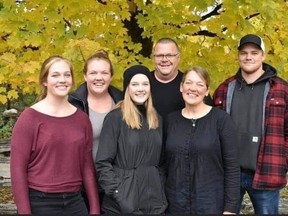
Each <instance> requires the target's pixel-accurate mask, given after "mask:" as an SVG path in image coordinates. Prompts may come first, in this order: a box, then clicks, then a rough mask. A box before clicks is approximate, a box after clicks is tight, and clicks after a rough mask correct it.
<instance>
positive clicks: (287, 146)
mask: <svg viewBox="0 0 288 216" xmlns="http://www.w3.org/2000/svg"><path fill="white" fill-rule="evenodd" d="M235 81H236V77H235V76H233V77H230V78H228V79H227V80H226V81H224V82H223V83H222V84H220V86H219V87H218V88H217V89H216V91H215V92H214V96H213V102H214V106H216V107H219V108H221V109H223V110H226V111H227V112H228V113H230V110H229V109H230V108H231V102H232V95H233V94H231V91H233V90H232V89H233V87H232V86H233V85H234V87H235ZM233 83H234V84H233ZM229 91H230V93H228V92H229ZM227 93H228V97H227ZM227 104H228V107H227ZM229 104H230V106H229ZM263 124H264V136H263V137H262V141H261V144H260V149H259V153H258V159H257V166H256V170H255V175H254V179H253V186H252V187H253V188H255V189H261V190H275V189H280V188H282V187H285V185H286V183H287V180H286V172H287V165H288V84H287V82H285V81H284V80H283V79H281V78H279V77H274V78H271V79H270V80H269V91H268V94H267V97H266V100H265V119H264V122H263Z"/></svg>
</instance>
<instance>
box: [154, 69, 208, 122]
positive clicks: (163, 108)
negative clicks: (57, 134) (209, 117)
mask: <svg viewBox="0 0 288 216" xmlns="http://www.w3.org/2000/svg"><path fill="white" fill-rule="evenodd" d="M151 73H152V74H153V75H152V76H151V89H152V98H153V105H154V107H155V109H156V110H157V112H158V113H159V114H160V115H161V116H162V118H163V120H164V122H165V120H166V117H167V116H168V114H169V113H171V112H174V111H177V110H180V109H182V108H184V106H185V103H184V100H183V97H182V93H181V92H180V84H181V81H182V79H183V73H182V72H181V71H179V72H178V74H177V76H176V77H175V79H173V80H172V81H171V82H169V83H162V82H159V81H158V80H157V79H156V77H155V71H152V72H151ZM204 102H205V103H206V104H208V105H212V104H213V101H212V98H211V96H210V95H209V96H207V97H205V98H204Z"/></svg>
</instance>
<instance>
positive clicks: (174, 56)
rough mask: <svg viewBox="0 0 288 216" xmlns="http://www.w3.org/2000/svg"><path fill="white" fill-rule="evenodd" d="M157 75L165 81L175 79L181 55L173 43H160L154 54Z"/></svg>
mask: <svg viewBox="0 0 288 216" xmlns="http://www.w3.org/2000/svg"><path fill="white" fill-rule="evenodd" d="M153 54H154V55H153V58H154V67H155V75H156V76H157V78H159V79H160V80H163V81H169V80H171V79H173V78H174V77H175V76H176V75H177V73H178V65H179V62H180V54H179V50H178V48H177V46H176V45H175V44H174V43H172V42H165V43H158V44H157V45H156V46H155V48H154V53H153Z"/></svg>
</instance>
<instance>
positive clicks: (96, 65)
mask: <svg viewBox="0 0 288 216" xmlns="http://www.w3.org/2000/svg"><path fill="white" fill-rule="evenodd" d="M87 68H88V69H95V70H96V69H101V68H104V69H107V68H108V69H110V64H109V63H108V62H107V61H106V60H104V59H96V58H95V59H91V60H90V61H89V62H88V64H87Z"/></svg>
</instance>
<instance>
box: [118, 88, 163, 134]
mask: <svg viewBox="0 0 288 216" xmlns="http://www.w3.org/2000/svg"><path fill="white" fill-rule="evenodd" d="M116 107H120V109H121V111H122V113H123V120H124V121H125V122H126V124H127V125H128V126H129V127H130V128H132V129H141V128H142V122H141V115H142V114H141V113H140V112H139V110H138V109H137V106H136V105H135V104H134V102H133V101H132V99H131V97H130V95H129V92H128V88H126V91H125V95H124V100H122V101H120V102H119V103H118V104H117V106H116ZM144 107H145V109H146V119H147V122H148V126H149V130H151V129H156V128H158V127H159V119H158V114H157V112H156V110H155V108H154V106H153V102H152V96H151V94H150V96H149V97H148V99H147V101H146V102H145V103H144Z"/></svg>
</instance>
